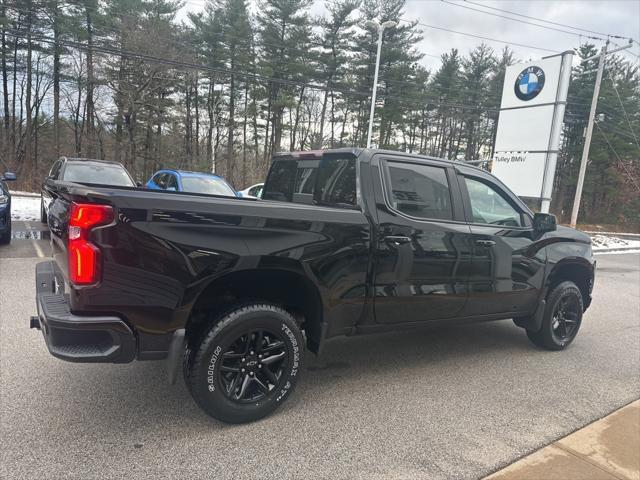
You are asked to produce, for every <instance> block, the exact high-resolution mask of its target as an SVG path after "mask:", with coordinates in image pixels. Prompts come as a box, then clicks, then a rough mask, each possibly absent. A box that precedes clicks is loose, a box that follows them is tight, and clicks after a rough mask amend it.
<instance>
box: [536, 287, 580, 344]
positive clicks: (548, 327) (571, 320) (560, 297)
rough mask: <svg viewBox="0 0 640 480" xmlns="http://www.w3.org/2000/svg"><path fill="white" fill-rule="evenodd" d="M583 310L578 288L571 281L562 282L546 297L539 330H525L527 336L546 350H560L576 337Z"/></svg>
mask: <svg viewBox="0 0 640 480" xmlns="http://www.w3.org/2000/svg"><path fill="white" fill-rule="evenodd" d="M583 310H584V307H583V302H582V293H581V292H580V289H579V288H578V287H577V285H576V284H575V283H573V282H569V281H566V282H562V283H560V284H558V285H557V286H556V287H555V288H554V289H553V290H552V291H551V292H550V293H549V295H548V297H547V304H546V306H545V311H544V317H543V319H542V326H541V327H540V330H538V331H532V330H527V337H529V340H531V341H532V342H533V343H534V344H535V345H537V346H539V347H542V348H545V349H547V350H562V349H564V348H566V347H567V346H568V345H569V344H570V343H571V342H573V340H574V339H575V338H576V335H577V334H578V330H579V329H580V325H581V324H582V313H583Z"/></svg>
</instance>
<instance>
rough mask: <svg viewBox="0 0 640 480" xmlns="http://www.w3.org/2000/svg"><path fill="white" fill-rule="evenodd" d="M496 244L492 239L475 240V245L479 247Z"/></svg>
mask: <svg viewBox="0 0 640 480" xmlns="http://www.w3.org/2000/svg"><path fill="white" fill-rule="evenodd" d="M495 244H496V242H494V241H493V240H476V245H480V246H481V247H493V246H494V245H495Z"/></svg>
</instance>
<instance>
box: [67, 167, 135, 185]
mask: <svg viewBox="0 0 640 480" xmlns="http://www.w3.org/2000/svg"><path fill="white" fill-rule="evenodd" d="M63 180H64V181H66V182H80V183H98V184H100V185H115V186H118V187H135V186H136V185H135V183H134V182H133V180H132V179H131V177H130V176H129V174H128V173H127V171H126V170H125V169H124V167H123V166H121V165H112V164H108V163H89V162H87V163H67V166H66V167H65V169H64V175H63Z"/></svg>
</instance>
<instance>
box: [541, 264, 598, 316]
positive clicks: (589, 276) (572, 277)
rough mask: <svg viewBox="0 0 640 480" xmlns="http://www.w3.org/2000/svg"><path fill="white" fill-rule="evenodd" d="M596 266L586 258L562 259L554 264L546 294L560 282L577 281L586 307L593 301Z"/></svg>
mask: <svg viewBox="0 0 640 480" xmlns="http://www.w3.org/2000/svg"><path fill="white" fill-rule="evenodd" d="M594 269H595V266H594V265H592V264H591V263H589V262H588V261H587V260H585V259H584V258H571V259H566V260H561V261H560V262H558V263H557V264H556V265H554V267H553V269H552V270H551V272H550V274H549V277H548V280H547V288H546V292H545V296H546V294H547V293H548V292H550V291H551V290H552V289H553V287H555V286H556V285H558V284H559V283H561V282H563V281H566V280H569V281H571V282H573V283H575V284H576V285H577V286H578V288H579V289H580V293H581V294H582V301H583V305H584V309H585V310H586V309H587V308H588V307H589V304H590V303H591V290H592V289H593V279H594Z"/></svg>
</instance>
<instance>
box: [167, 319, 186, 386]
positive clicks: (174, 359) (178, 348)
mask: <svg viewBox="0 0 640 480" xmlns="http://www.w3.org/2000/svg"><path fill="white" fill-rule="evenodd" d="M184 334H185V329H184V328H181V329H179V330H176V331H175V332H173V338H172V339H171V345H169V355H168V356H167V376H168V379H169V383H170V384H171V385H174V384H175V383H176V378H177V376H178V370H179V368H180V364H181V363H182V356H183V355H184V347H185V339H184Z"/></svg>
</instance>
